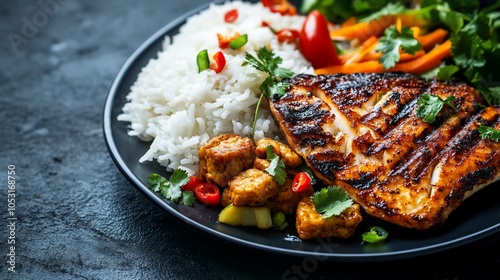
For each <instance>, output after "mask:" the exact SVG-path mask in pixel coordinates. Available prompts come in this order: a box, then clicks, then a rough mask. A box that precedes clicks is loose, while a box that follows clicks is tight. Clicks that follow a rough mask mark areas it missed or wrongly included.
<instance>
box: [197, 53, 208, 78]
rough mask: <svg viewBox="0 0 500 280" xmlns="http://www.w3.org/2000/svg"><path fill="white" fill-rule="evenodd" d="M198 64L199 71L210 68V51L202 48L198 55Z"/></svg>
mask: <svg viewBox="0 0 500 280" xmlns="http://www.w3.org/2000/svg"><path fill="white" fill-rule="evenodd" d="M196 64H198V73H200V72H201V71H203V70H205V69H208V68H210V60H209V58H208V51H207V50H206V49H205V50H202V51H201V52H199V53H198V55H197V56H196Z"/></svg>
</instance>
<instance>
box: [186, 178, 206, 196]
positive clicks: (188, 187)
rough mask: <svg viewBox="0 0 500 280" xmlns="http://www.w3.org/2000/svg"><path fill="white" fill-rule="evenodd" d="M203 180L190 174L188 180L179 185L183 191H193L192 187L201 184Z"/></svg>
mask: <svg viewBox="0 0 500 280" xmlns="http://www.w3.org/2000/svg"><path fill="white" fill-rule="evenodd" d="M202 182H203V181H202V180H201V178H200V177H196V176H191V177H189V182H187V183H186V184H185V185H184V186H182V187H181V189H182V190H183V191H191V192H194V189H195V188H196V187H197V186H198V185H199V184H201V183H202Z"/></svg>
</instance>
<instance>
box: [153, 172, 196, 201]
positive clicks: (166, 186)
mask: <svg viewBox="0 0 500 280" xmlns="http://www.w3.org/2000/svg"><path fill="white" fill-rule="evenodd" d="M147 181H148V185H149V188H150V189H151V190H152V191H154V192H160V193H161V195H162V196H163V197H165V198H166V199H169V200H171V201H172V202H178V201H179V199H180V198H181V197H182V196H183V195H184V193H185V191H182V189H181V187H182V186H183V185H185V184H186V183H187V182H188V181H189V175H188V174H187V172H186V171H184V170H182V169H176V170H175V171H174V172H173V173H172V176H170V181H169V180H167V178H165V177H163V176H161V175H159V174H157V173H153V174H151V175H149V176H148V178H147ZM193 201H194V200H193ZM181 203H183V204H184V200H182V201H181ZM186 203H188V201H187V200H186ZM186 205H187V204H186ZM190 205H192V203H191V204H190Z"/></svg>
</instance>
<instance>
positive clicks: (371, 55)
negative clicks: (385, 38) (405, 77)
mask: <svg viewBox="0 0 500 280" xmlns="http://www.w3.org/2000/svg"><path fill="white" fill-rule="evenodd" d="M423 55H425V51H424V50H420V51H418V52H416V53H415V54H409V53H405V52H400V53H399V61H400V62H404V61H410V60H413V59H415V58H419V57H421V56H423ZM381 56H382V53H379V52H371V53H369V54H367V55H365V56H364V57H363V59H361V60H360V61H361V62H363V61H369V60H379V59H380V57H381Z"/></svg>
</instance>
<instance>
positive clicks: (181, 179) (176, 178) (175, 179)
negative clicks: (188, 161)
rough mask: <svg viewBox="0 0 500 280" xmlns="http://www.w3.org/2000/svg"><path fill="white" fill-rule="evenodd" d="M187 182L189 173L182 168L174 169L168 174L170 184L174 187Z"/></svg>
mask: <svg viewBox="0 0 500 280" xmlns="http://www.w3.org/2000/svg"><path fill="white" fill-rule="evenodd" d="M187 182H189V175H188V174H187V172H186V171H185V170H183V169H180V168H178V169H176V170H174V172H173V173H172V176H170V185H171V187H174V188H180V187H182V186H183V185H185V184H187Z"/></svg>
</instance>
